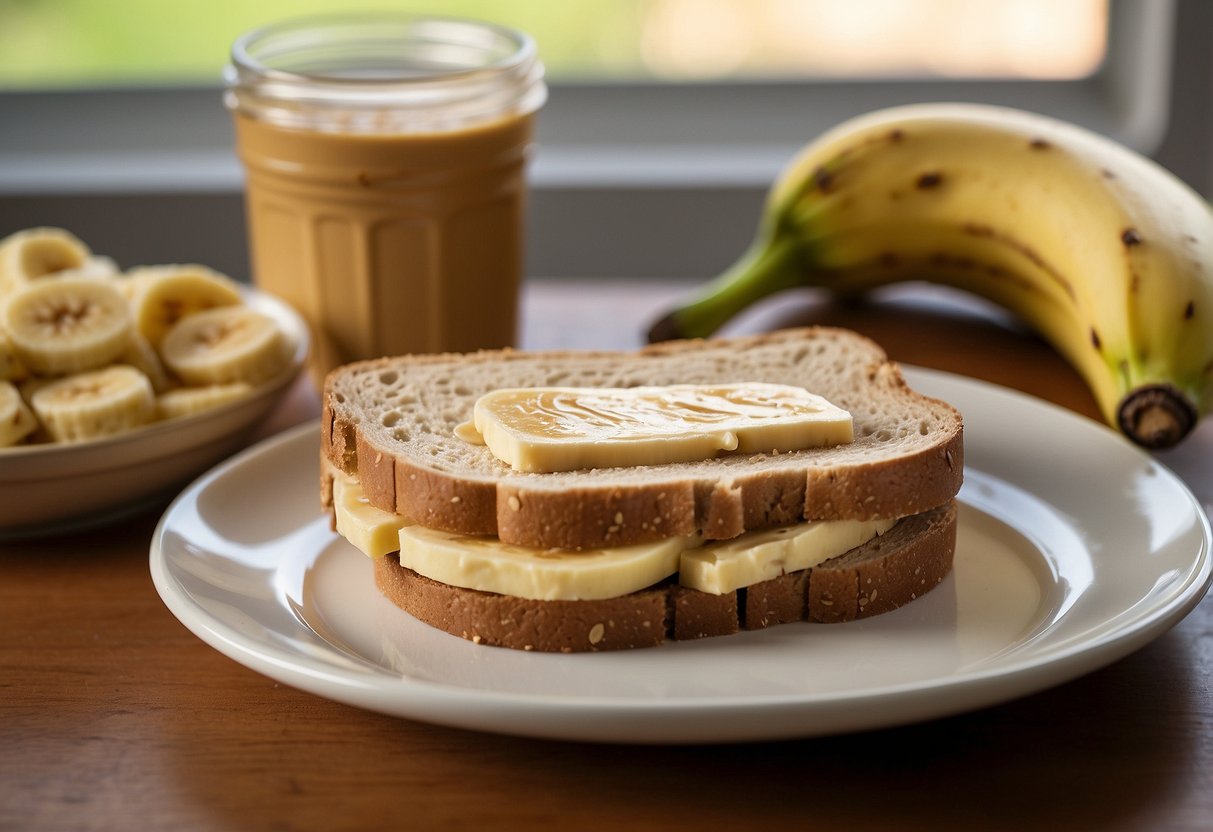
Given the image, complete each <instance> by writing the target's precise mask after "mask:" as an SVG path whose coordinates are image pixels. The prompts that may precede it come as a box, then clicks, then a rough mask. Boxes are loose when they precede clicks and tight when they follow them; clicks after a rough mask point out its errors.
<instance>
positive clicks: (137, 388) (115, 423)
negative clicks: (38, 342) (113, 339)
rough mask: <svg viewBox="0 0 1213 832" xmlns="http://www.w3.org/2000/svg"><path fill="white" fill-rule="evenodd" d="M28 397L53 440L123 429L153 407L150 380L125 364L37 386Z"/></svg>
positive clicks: (147, 415) (76, 439)
mask: <svg viewBox="0 0 1213 832" xmlns="http://www.w3.org/2000/svg"><path fill="white" fill-rule="evenodd" d="M30 399H31V401H30V403H31V404H32V405H33V408H34V412H35V413H36V414H37V415H38V418H39V419H40V420H41V421H42V424H43V426H44V427H45V428H46V430H47V433H49V434H50V436H51V438H52V439H54V440H56V441H58V442H82V441H84V440H87V439H96V438H98V437H102V436H111V435H113V434H116V433H122V432H124V431H128V430H131V429H132V428H136V427H139V426H140V425H143V424H146V423H148V422H150V421H151V420H152V418H153V417H154V416H155V412H156V401H155V396H154V395H153V393H152V385H151V382H150V381H148V379H147V376H145V375H143V373H141V372H139V371H138V370H136V369H135V368H134V367H128V366H126V365H125V364H117V365H115V366H113V367H106V368H105V369H104V370H94V371H93V372H89V373H81V374H79V375H75V376H69V377H68V378H64V379H59V380H58V381H55V382H52V383H50V384H47V385H45V386H43V387H40V388H38V390H37V391H35V392H34V394H33V395H32V396H31V397H30Z"/></svg>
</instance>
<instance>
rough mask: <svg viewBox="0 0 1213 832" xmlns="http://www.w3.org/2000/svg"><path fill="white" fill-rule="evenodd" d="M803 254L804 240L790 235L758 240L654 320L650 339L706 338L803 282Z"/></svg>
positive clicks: (650, 340) (650, 329)
mask: <svg viewBox="0 0 1213 832" xmlns="http://www.w3.org/2000/svg"><path fill="white" fill-rule="evenodd" d="M799 254H800V243H799V242H798V241H797V240H795V239H792V238H790V237H772V238H767V239H759V240H757V241H755V243H754V244H753V245H752V246H750V248H749V250H747V251H746V253H745V254H744V255H742V257H741V259H740V260H738V261H737V262H736V263H735V264H733V266H732V267H731V268H729V270H728V271H726V272H724V273H723V274H722V275H720V276H719V277H717V278H716V279H715V280H713V281H711V282H710V283H708V284H707V285H706V286H704V287H703V288H702V289H701V290H700V291H699V293H698V294H697V295H695V296H694V297H693V298H692V299H691V300H690V301H688V302H686V303H684V304H682V305H680V306H678V307H676V308H675V309H673V310H672V311H670V312H668V313H666V314H665V315H663V316H662V317H661V318H659V319H658V320H657V321H656V322H654V323H653V325H652V326H651V327H649V331H648V339H649V342H650V343H652V342H655V341H669V340H671V339H674V338H706V337H707V336H709V335H711V334H712V333H713V332H715V331H716V330H718V329H720V327H722V326H724V324H725V323H726V322H727V321H728V320H729V319H730V318H732V317H733V316H734V315H736V314H737V313H738V312H740V311H741V310H743V309H745V308H746V307H748V306H749V305H750V304H752V303H754V302H755V301H757V300H760V299H761V298H764V297H766V296H767V295H771V294H774V293H775V292H779V291H782V290H784V289H790V288H792V287H794V286H799V285H801V284H802V283H803V282H804V280H803V275H802V271H801V269H800V268H798V266H799V264H800V257H799Z"/></svg>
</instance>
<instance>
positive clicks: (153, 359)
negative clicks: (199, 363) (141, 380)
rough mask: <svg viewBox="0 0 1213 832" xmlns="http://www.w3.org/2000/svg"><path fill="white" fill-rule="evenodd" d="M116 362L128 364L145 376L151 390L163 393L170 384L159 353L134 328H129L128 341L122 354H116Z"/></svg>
mask: <svg viewBox="0 0 1213 832" xmlns="http://www.w3.org/2000/svg"><path fill="white" fill-rule="evenodd" d="M118 363H119V364H129V365H130V366H132V367H134V368H135V369H136V370H138V371H139V372H141V373H143V374H144V375H145V376H147V378H148V381H150V382H151V383H152V390H154V391H156V392H157V393H163V392H164V391H166V390H168V389H169V387H170V386H171V382H170V381H169V377H168V371H166V370H165V369H164V362H163V361H161V360H160V354H159V353H157V352H156V348H155V347H153V346H152V345H151V344H149V343H148V340H147V339H146V338H144V337H143V336H142V335H141V334H140V333H139V332H136V331H135V330H131V337H130V342H129V343H128V344H127V347H126V350H125V351H124V352H123V353H122V355H120V356H118Z"/></svg>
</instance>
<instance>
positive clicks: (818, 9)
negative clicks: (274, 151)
mask: <svg viewBox="0 0 1213 832" xmlns="http://www.w3.org/2000/svg"><path fill="white" fill-rule="evenodd" d="M344 5H345V4H342V3H339V2H336V0H260V2H256V3H250V2H247V1H246V0H245V1H242V0H210V2H206V3H201V2H193V3H164V2H160V0H7V1H6V2H2V3H0V87H4V88H9V89H53V88H62V87H77V86H98V85H146V84H149V83H151V84H156V85H161V84H165V83H187V84H205V83H207V82H215V81H217V79H218V77H219V72H220V69H221V68H222V65H223V63H224V60H225V56H226V54H227V49H228V47H229V46H230V44H231V42H232V40H233V39H234V38H235V37H236V36H237V35H238V34H240V33H241V32H242V31H245V30H248V29H251V28H254V27H256V26H260V25H263V24H265V23H266V22H269V21H273V20H278V19H282V18H285V17H291V16H296V15H300V14H309V13H327V12H333V11H340V10H341V9H342V7H343V6H344ZM376 7H382V8H392V9H407V10H409V11H415V12H419V13H425V12H427V11H429V12H432V11H433V10H434V9H439V8H440V9H441V10H442V13H443V14H448V15H455V16H466V17H475V18H482V19H488V20H494V21H496V22H499V23H504V24H508V25H512V26H515V27H517V28H520V29H523V30H524V31H527V32H530V33H532V34H533V35H534V37H535V39H536V40H537V42H538V44H539V47H540V54H541V55H542V56H543V57H544V60H545V61H546V63H547V65H548V69H549V74H550V76H551V77H552V78H553V79H556V80H575V79H583V80H588V79H598V80H602V79H614V80H647V79H663V80H682V81H685V80H696V81H703V80H720V79H731V80H739V79H748V80H754V79H784V80H789V79H805V78H839V77H868V78H870V77H907V76H925V77H931V76H937V77H952V78H961V77H963V78H974V77H981V78H1048V79H1073V78H1083V77H1086V76H1088V75H1091V74H1092V73H1094V72H1095V71H1096V70H1097V69H1098V68H1099V65H1100V63H1101V62H1102V60H1103V57H1104V52H1105V48H1106V43H1107V22H1108V21H1107V18H1108V7H1107V0H1062V1H1061V2H1057V0H1015V2H1005V0H913V2H907V0H580V2H578V3H577V4H576V5H575V6H572V7H571V8H575V9H576V12H575V13H565V14H553V9H554V8H555V7H554V6H553V4H551V3H542V2H533V0H532V1H530V2H528V0H513V2H510V1H509V0H507V1H506V2H500V0H498V2H491V1H490V0H447V2H445V3H443V4H434V3H433V2H421V0H406V1H405V2H400V1H399V0H396V2H382V0H380V2H371V3H366V2H363V3H359V8H376ZM565 8H570V7H569V6H565Z"/></svg>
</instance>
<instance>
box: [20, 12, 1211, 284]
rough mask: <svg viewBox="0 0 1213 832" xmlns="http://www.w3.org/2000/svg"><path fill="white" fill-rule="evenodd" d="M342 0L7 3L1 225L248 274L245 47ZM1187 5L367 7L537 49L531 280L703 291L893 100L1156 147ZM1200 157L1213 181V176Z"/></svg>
mask: <svg viewBox="0 0 1213 832" xmlns="http://www.w3.org/2000/svg"><path fill="white" fill-rule="evenodd" d="M345 5H346V4H345V3H344V2H342V0H257V2H251V1H250V0H206V2H202V0H183V2H175V3H167V2H163V0H0V224H4V225H12V226H14V227H15V226H18V225H22V224H29V223H28V222H26V221H24V220H23V219H12V218H13V217H18V216H19V217H22V218H24V217H25V216H27V213H23V212H28V210H29V206H30V205H38V206H42V207H44V208H45V211H43V213H41V214H40V215H39V218H38V221H39V222H48V223H54V222H61V223H64V224H68V225H71V226H72V227H74V228H76V227H80V228H81V231H82V232H84V231H87V230H88V229H87V228H83V227H81V226H80V225H79V223H80V222H86V223H96V227H97V228H98V229H100V230H99V231H97V232H94V237H95V236H96V235H97V234H101V233H104V234H107V235H109V236H110V239H111V240H116V242H111V243H109V244H108V245H107V246H106V250H109V251H112V252H114V253H115V254H116V255H119V256H120V258H121V255H122V251H123V247H124V246H125V245H129V247H130V248H131V249H135V248H138V249H139V251H140V252H145V251H146V250H147V248H148V247H149V246H150V245H152V244H153V242H152V241H153V240H155V239H156V238H155V236H154V233H149V232H148V231H146V229H148V228H160V229H162V230H163V234H164V235H167V236H165V240H166V242H165V244H164V249H165V252H164V253H162V254H155V255H153V254H151V253H141V254H139V255H133V256H137V258H138V259H154V258H155V257H159V258H161V259H171V258H181V257H186V256H193V257H195V258H199V259H205V260H207V262H215V264H216V265H217V266H220V267H224V268H228V269H229V270H231V271H233V272H234V273H237V274H239V273H243V270H244V268H245V267H244V265H243V263H244V255H243V249H242V243H241V240H240V239H239V235H240V229H241V224H240V223H241V220H240V217H239V196H238V195H239V191H240V182H241V171H240V168H239V165H238V164H237V162H236V159H235V157H234V155H233V153H232V139H231V127H230V122H229V120H228V118H227V115H226V113H225V112H224V110H223V107H222V101H221V96H220V94H219V73H220V70H221V68H222V66H223V64H224V63H225V62H226V55H227V50H228V47H229V45H230V43H231V41H232V39H233V38H234V37H235V36H236V35H237V34H239V33H240V32H242V31H245V30H247V29H249V28H252V27H255V26H257V25H260V24H263V23H266V22H269V21H272V20H276V19H281V18H284V17H288V16H294V15H297V14H302V13H308V12H318V11H323V10H326V9H333V8H341V7H344V6H345ZM1176 5H1177V3H1176V0H1148V2H1145V1H1144V0H1014V1H1013V2H1008V0H577V2H576V3H558V2H554V0H444V2H442V3H434V2H432V0H394V2H388V0H359V2H358V4H357V6H358V7H359V8H376V7H379V8H382V7H387V6H390V7H392V8H406V9H409V8H411V9H417V10H424V11H431V12H432V11H433V10H434V9H441V11H442V12H443V13H445V14H450V15H462V16H470V17H479V18H484V19H490V20H497V21H499V22H504V23H508V24H510V25H514V26H517V27H518V28H521V29H524V30H527V31H529V32H531V33H532V34H533V35H534V36H535V38H536V40H537V42H538V44H539V49H540V54H541V56H542V57H543V59H544V61H545V63H546V64H547V66H548V70H549V72H548V77H549V82H550V86H551V88H552V94H551V97H550V98H549V101H548V104H547V105H546V106H545V107H544V110H543V113H542V115H541V118H540V127H539V150H538V152H537V154H536V158H535V163H534V165H533V166H532V169H531V170H532V181H533V183H534V185H535V198H534V200H533V213H534V219H533V222H532V232H533V235H534V236H533V238H532V241H531V244H530V250H531V252H532V253H533V254H534V257H533V260H534V263H533V265H532V269H531V271H532V273H533V274H559V275H576V274H602V275H617V276H623V275H629V274H637V275H650V274H665V275H695V276H703V275H706V274H710V273H712V272H713V271H715V270H716V269H718V268H720V267H722V266H723V265H726V264H727V262H728V261H729V260H730V259H732V257H733V256H735V254H736V252H737V251H738V250H739V249H740V247H741V246H743V245H744V244H745V242H746V240H747V238H748V235H749V233H750V231H751V230H752V224H753V220H754V217H755V216H756V209H757V206H758V205H759V204H760V202H761V199H762V196H763V194H764V192H765V190H766V188H767V186H768V185H769V184H770V182H771V180H772V179H773V178H774V177H775V176H776V175H777V173H778V171H779V170H780V169H781V168H782V166H783V165H784V164H785V163H786V162H787V160H788V159H789V158H790V157H791V156H792V155H793V154H794V153H795V151H796V150H797V149H798V148H799V147H800V146H801V145H802V144H803V143H804V142H806V141H807V140H808V139H810V138H812V137H813V136H815V135H817V134H819V133H821V132H822V131H824V130H825V129H827V128H828V127H830V126H832V125H834V124H836V123H838V122H840V121H842V120H844V119H846V118H848V117H850V116H852V115H855V114H858V113H861V112H864V111H868V110H873V109H877V108H880V107H885V106H890V105H894V104H899V103H906V102H911V101H928V100H971V101H985V102H991V103H998V104H1005V105H1008V106H1018V107H1024V108H1027V109H1032V110H1036V111H1039V112H1044V113H1048V114H1052V115H1057V116H1060V117H1063V118H1067V119H1069V120H1072V121H1075V122H1078V123H1080V124H1084V125H1086V126H1088V127H1091V128H1093V129H1096V130H1099V131H1101V132H1104V133H1107V134H1109V135H1112V136H1114V137H1116V138H1118V139H1119V140H1121V141H1123V142H1125V143H1127V144H1129V145H1131V146H1133V147H1136V148H1138V149H1139V150H1143V151H1145V152H1151V151H1153V150H1154V149H1155V148H1157V147H1158V145H1159V142H1160V139H1161V137H1162V136H1163V134H1164V130H1165V128H1166V125H1167V122H1168V116H1169V113H1168V106H1169V101H1170V92H1171V72H1172V70H1173V69H1174V68H1176V67H1182V66H1184V65H1185V64H1184V62H1185V61H1187V62H1188V63H1187V65H1188V66H1192V67H1195V69H1196V70H1199V69H1200V68H1201V67H1204V66H1207V61H1205V60H1204V57H1203V53H1202V54H1200V55H1198V54H1197V52H1201V51H1202V50H1203V52H1208V51H1209V50H1208V47H1209V44H1207V43H1197V42H1196V41H1198V40H1199V39H1198V38H1194V37H1188V38H1186V39H1183V38H1181V40H1184V42H1185V43H1186V44H1187V48H1188V53H1187V56H1186V57H1185V56H1184V55H1178V54H1176V55H1172V51H1171V48H1172V40H1173V37H1174V35H1175V31H1176V25H1175V16H1176V15H1175V10H1176ZM1180 7H1181V8H1182V9H1184V10H1185V11H1186V13H1187V14H1188V15H1189V17H1194V18H1197V23H1201V21H1203V22H1204V23H1208V22H1210V20H1213V14H1211V13H1210V8H1209V7H1208V6H1207V5H1206V4H1205V3H1204V0H1180ZM911 11H912V12H913V14H912V16H911V14H910V12H911ZM1196 28H1198V27H1192V31H1193V32H1195V31H1196ZM1204 31H1208V27H1207V26H1206V28H1205V29H1204ZM1180 34H1181V36H1182V35H1183V34H1184V32H1180ZM1206 40H1207V38H1206ZM1188 74H1189V75H1190V76H1192V77H1195V75H1198V74H1200V73H1199V72H1197V73H1195V74H1194V73H1188ZM1201 78H1202V79H1203V80H1199V82H1198V83H1197V82H1193V83H1192V84H1189V86H1190V87H1191V89H1190V93H1191V94H1192V96H1193V100H1194V101H1195V100H1197V99H1198V98H1199V100H1200V102H1201V103H1200V104H1199V105H1194V106H1195V107H1196V109H1194V110H1193V111H1192V112H1194V113H1195V112H1198V111H1200V110H1201V108H1203V101H1204V100H1206V98H1205V97H1202V96H1207V95H1209V94H1213V90H1210V89H1209V87H1210V84H1209V83H1208V81H1207V79H1204V76H1203V75H1202V76H1201ZM1181 115H1182V114H1181ZM1208 132H1209V131H1207V130H1206V131H1204V132H1198V134H1193V135H1192V137H1191V140H1190V141H1189V144H1190V145H1191V146H1192V148H1193V149H1194V150H1199V151H1200V152H1201V153H1207V148H1208V147H1209V146H1210V144H1202V143H1201V142H1202V141H1203V140H1204V137H1206V133H1208ZM1207 138H1209V139H1210V142H1211V143H1213V136H1207ZM1199 164H1200V165H1201V167H1200V171H1205V169H1206V167H1207V165H1206V162H1205V161H1203V159H1202V161H1201V162H1200V163H1199ZM1202 175H1203V173H1202ZM56 195H58V196H56ZM31 196H37V200H35V201H31V200H30V197H31ZM203 196H204V197H205V199H202V198H200V197H203ZM82 197H85V198H87V199H86V200H82ZM90 200H91V201H90ZM183 201H184V203H185V204H187V205H188V210H189V211H190V212H191V213H190V224H191V226H192V227H193V228H196V229H198V230H197V232H196V233H198V234H211V235H212V237H213V238H214V240H207V241H200V242H198V243H197V250H198V251H197V253H194V254H190V253H188V252H186V253H182V252H181V251H180V236H181V235H180V234H175V233H174V232H173V231H172V227H173V226H171V223H173V222H174V219H173V218H174V216H178V215H176V214H174V211H176V210H177V208H175V207H174V206H177V205H178V204H179V203H182V202H183ZM95 203H103V204H104V205H106V206H113V205H116V204H120V205H121V206H122V212H120V213H115V212H114V211H108V210H103V211H98V210H94V209H88V208H87V206H90V205H93V204H95ZM211 206H213V207H211ZM101 214H106V217H105V218H101V217H100V215H101ZM119 216H120V217H121V222H122V224H123V228H121V229H119V228H118V227H117V226H118V223H119V219H118V217H119ZM178 222H179V221H178ZM128 228H129V230H127V229H128ZM122 235H126V236H125V237H122ZM119 237H122V239H118V238H119ZM216 240H218V242H216ZM621 243H626V244H621ZM172 246H176V248H173V247H172ZM219 249H222V250H224V251H230V252H231V254H230V257H229V259H228V260H227V261H226V262H222V261H215V258H214V256H208V254H207V252H213V251H215V250H219ZM170 252H176V253H170ZM208 257H209V259H208Z"/></svg>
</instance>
